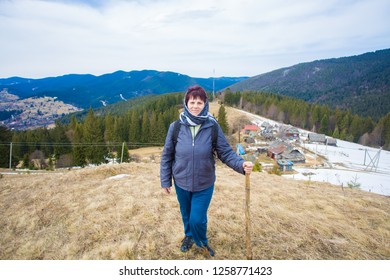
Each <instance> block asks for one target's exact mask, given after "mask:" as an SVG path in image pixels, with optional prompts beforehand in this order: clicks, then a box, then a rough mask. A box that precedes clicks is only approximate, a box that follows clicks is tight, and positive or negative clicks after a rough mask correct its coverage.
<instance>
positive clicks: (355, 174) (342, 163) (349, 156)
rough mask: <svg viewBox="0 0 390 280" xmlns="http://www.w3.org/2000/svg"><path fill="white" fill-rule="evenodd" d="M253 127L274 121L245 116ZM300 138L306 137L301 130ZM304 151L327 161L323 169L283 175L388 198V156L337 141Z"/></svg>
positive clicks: (310, 147) (385, 153) (309, 145)
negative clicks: (355, 189)
mask: <svg viewBox="0 0 390 280" xmlns="http://www.w3.org/2000/svg"><path fill="white" fill-rule="evenodd" d="M242 112H244V113H245V114H247V115H248V116H249V117H250V118H251V119H252V120H253V122H254V123H256V124H261V123H262V122H264V121H267V122H268V123H270V124H272V125H275V124H278V125H280V123H277V122H275V121H272V120H269V119H266V118H263V117H260V116H257V115H254V114H250V113H247V112H245V111H242ZM300 132H301V133H302V134H306V135H307V133H309V132H308V131H305V130H300ZM304 147H305V148H306V149H309V150H310V151H312V152H315V153H316V154H317V155H319V156H323V157H325V158H326V159H327V162H326V164H325V166H321V167H319V166H313V167H312V168H303V167H302V168H301V167H294V170H295V171H296V172H298V173H297V174H294V175H283V176H285V177H290V178H293V179H297V180H311V181H319V182H328V183H331V184H334V185H338V186H343V187H348V184H352V185H358V186H359V187H360V189H362V190H364V191H368V192H373V193H377V194H381V195H386V196H390V152H389V151H385V150H380V149H375V148H371V147H366V146H363V145H360V144H356V143H351V142H347V141H342V140H337V146H327V145H321V144H307V143H305V144H304Z"/></svg>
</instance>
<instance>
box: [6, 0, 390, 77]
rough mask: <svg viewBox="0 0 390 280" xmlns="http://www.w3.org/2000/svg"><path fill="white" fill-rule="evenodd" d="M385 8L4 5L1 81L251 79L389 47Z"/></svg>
mask: <svg viewBox="0 0 390 280" xmlns="http://www.w3.org/2000/svg"><path fill="white" fill-rule="evenodd" d="M389 13H390V3H389V2H388V1H387V0H372V1H370V0H348V1H341V0H329V1H312V0H302V1H282V0H276V1H265V0H263V1H255V0H246V1H233V0H224V1H221V0H212V1H206V0H199V1H179V0H166V1H163V0H157V1H153V0H138V1H136V0H128V1H125V0H109V1H99V0H95V1H77V0H56V1H54V0H51V1H48V0H46V1H43V0H36V1H33V0H19V1H4V0H0V36H1V38H2V44H1V52H0V61H2V67H1V69H0V77H9V76H14V75H17V76H24V77H45V76H55V75H63V74H67V73H91V74H95V75H99V74H103V73H108V72H112V71H116V70H125V71H130V70H136V69H156V70H169V71H176V72H180V73H183V74H188V75H191V76H197V77H209V76H212V75H213V69H215V73H216V75H219V76H244V75H248V76H253V75H257V74H261V73H264V72H266V71H271V70H274V69H277V68H280V67H285V66H290V65H292V64H295V63H299V62H304V61H311V60H315V59H322V58H331V57H338V56H347V55H356V54H360V53H363V52H367V51H375V50H378V49H384V48H388V47H389V45H390V30H389V28H388V26H390V18H389V17H388V14H389Z"/></svg>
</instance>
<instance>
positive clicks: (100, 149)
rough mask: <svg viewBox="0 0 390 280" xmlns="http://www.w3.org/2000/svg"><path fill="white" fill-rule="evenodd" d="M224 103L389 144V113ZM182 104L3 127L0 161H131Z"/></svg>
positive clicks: (238, 98)
mask: <svg viewBox="0 0 390 280" xmlns="http://www.w3.org/2000/svg"><path fill="white" fill-rule="evenodd" d="M210 99H212V96H210ZM223 102H224V104H226V105H229V106H233V107H239V108H241V109H244V110H246V111H248V112H252V113H255V114H258V115H262V116H264V117H267V118H270V119H273V120H277V121H280V122H284V123H286V124H291V125H293V126H297V127H300V128H303V129H307V130H311V131H315V132H318V133H324V134H326V135H329V136H333V137H335V138H339V139H343V140H348V141H354V142H360V143H361V144H364V145H372V146H383V147H384V148H385V149H389V148H390V113H389V114H387V115H386V116H385V117H383V118H382V119H381V120H380V121H379V122H378V123H375V122H374V121H373V120H372V119H371V118H365V117H360V116H358V115H354V114H352V113H351V112H350V111H342V110H339V109H335V110H333V109H330V108H329V107H327V106H324V105H318V104H310V103H307V102H304V101H302V100H298V99H294V98H291V97H286V96H281V95H277V94H270V93H263V92H231V91H229V90H227V91H226V92H225V93H224V95H223ZM182 103H183V94H182V93H172V94H164V95H160V96H158V97H153V98H151V99H150V100H149V101H147V100H145V99H143V102H142V103H141V104H138V105H134V104H136V102H133V101H132V102H129V103H128V104H131V107H128V108H126V103H121V105H120V106H121V109H120V110H119V111H118V109H115V108H116V107H113V109H112V110H105V111H104V113H102V112H101V111H100V110H96V111H94V110H93V109H92V108H90V109H89V110H87V113H86V115H85V116H84V117H83V118H81V119H80V118H77V114H75V115H73V116H72V117H70V118H67V120H68V121H67V122H65V123H61V122H60V121H58V122H57V123H56V126H55V127H54V128H52V129H47V128H39V129H34V130H26V131H9V130H8V129H6V128H5V127H3V126H0V166H1V167H9V163H10V162H11V163H12V167H16V165H18V164H19V163H22V165H23V167H24V168H51V167H57V168H59V167H69V166H85V165H87V164H101V163H104V162H107V161H109V160H111V159H114V158H116V159H118V158H121V160H123V161H129V160H131V159H130V158H129V153H128V152H127V151H128V150H131V149H134V148H138V147H145V146H162V145H163V143H164V140H165V137H166V133H167V130H168V127H169V124H170V123H172V122H173V121H175V120H176V119H177V118H178V114H179V110H180V108H181V106H182ZM115 110H117V111H115ZM217 119H218V122H219V123H220V125H221V128H222V130H223V131H224V133H228V130H229V129H228V124H227V120H226V111H225V108H224V106H221V107H220V110H219V113H218V116H217ZM10 143H12V147H11V145H10ZM122 151H125V152H124V153H123V152H122ZM10 155H12V157H11V158H10Z"/></svg>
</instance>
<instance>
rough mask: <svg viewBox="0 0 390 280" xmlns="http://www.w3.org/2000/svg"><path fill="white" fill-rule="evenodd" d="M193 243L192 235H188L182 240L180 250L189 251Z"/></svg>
mask: <svg viewBox="0 0 390 280" xmlns="http://www.w3.org/2000/svg"><path fill="white" fill-rule="evenodd" d="M192 245H194V239H193V238H192V236H186V237H184V239H183V240H182V241H181V247H180V250H181V251H182V252H187V251H188V250H189V249H191V247H192Z"/></svg>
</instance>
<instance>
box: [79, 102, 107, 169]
mask: <svg viewBox="0 0 390 280" xmlns="http://www.w3.org/2000/svg"><path fill="white" fill-rule="evenodd" d="M83 143H84V144H86V148H85V156H86V159H87V161H88V162H89V163H92V164H101V163H102V162H104V160H105V159H104V157H105V155H106V153H107V151H106V148H105V146H104V139H103V126H102V124H101V122H100V121H99V119H97V118H96V117H95V114H94V112H93V110H92V107H91V108H90V109H89V112H88V114H87V117H86V118H85V122H84V124H83Z"/></svg>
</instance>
